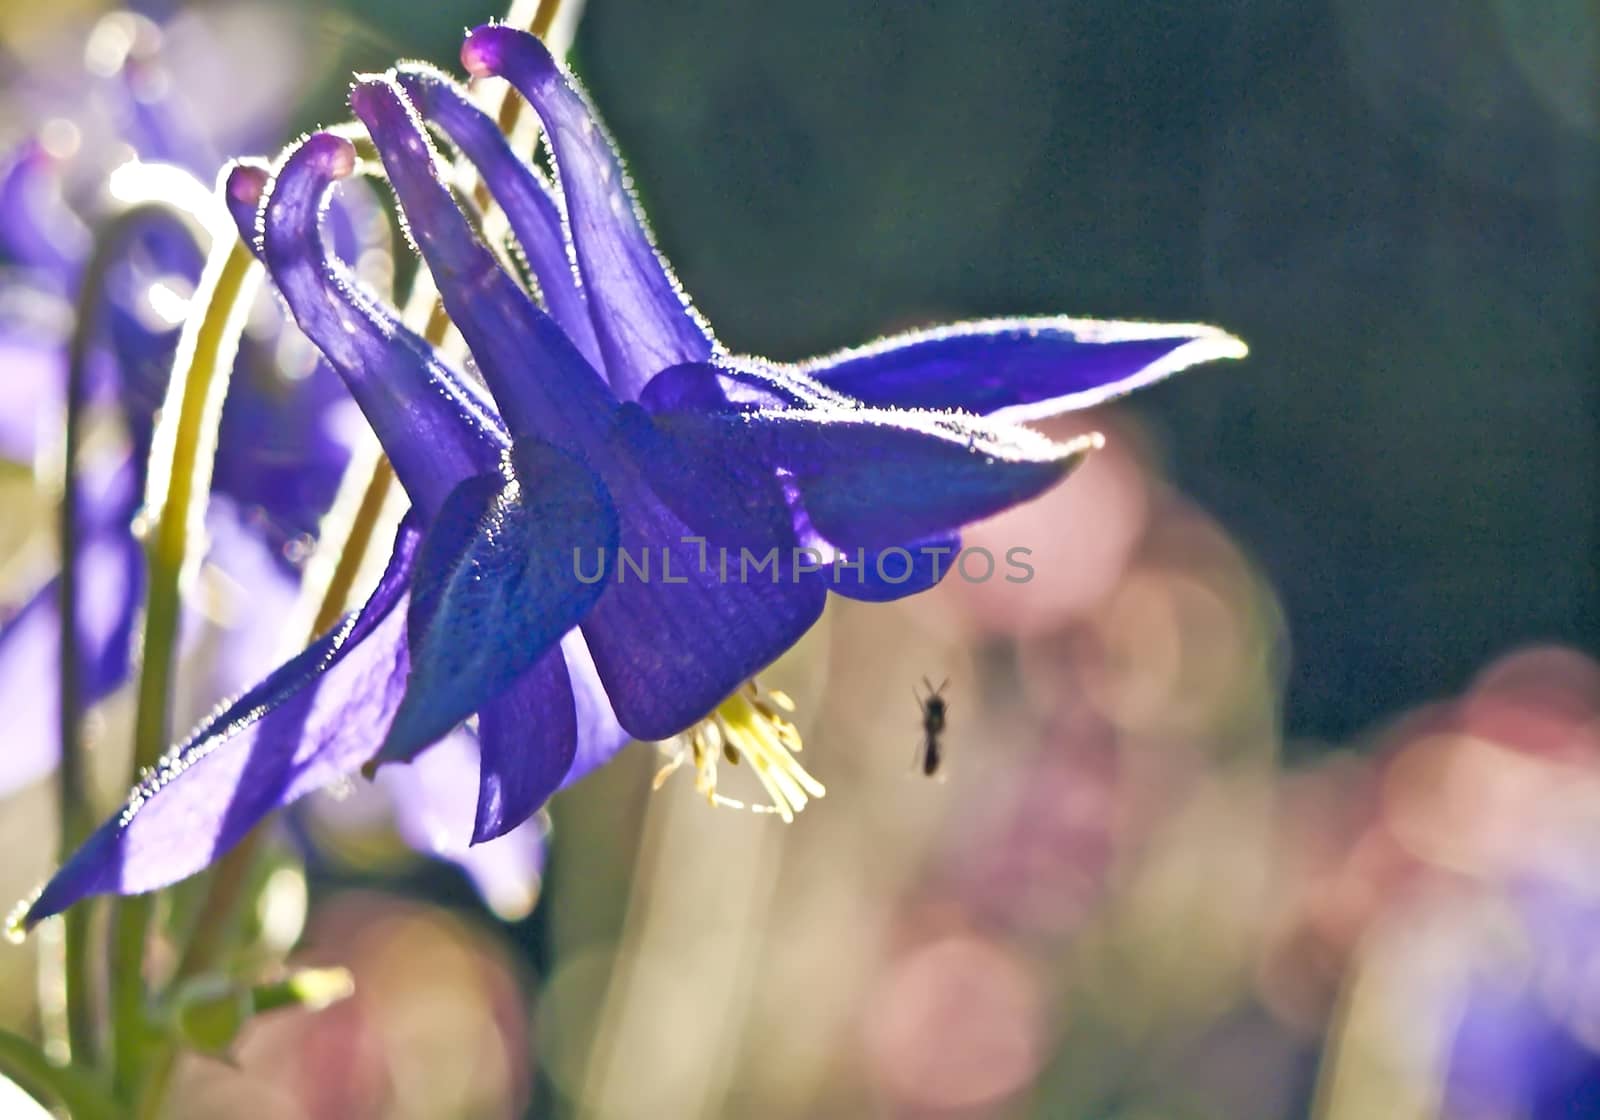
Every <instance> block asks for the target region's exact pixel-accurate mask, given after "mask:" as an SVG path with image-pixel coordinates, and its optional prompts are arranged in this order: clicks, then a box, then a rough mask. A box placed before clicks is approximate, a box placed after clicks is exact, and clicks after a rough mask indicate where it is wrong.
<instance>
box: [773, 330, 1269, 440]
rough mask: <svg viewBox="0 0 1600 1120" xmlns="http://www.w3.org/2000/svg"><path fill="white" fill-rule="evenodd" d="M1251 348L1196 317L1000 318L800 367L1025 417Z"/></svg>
mask: <svg viewBox="0 0 1600 1120" xmlns="http://www.w3.org/2000/svg"><path fill="white" fill-rule="evenodd" d="M1245 353H1246V348H1245V345H1244V343H1242V342H1240V341H1239V340H1238V339H1237V338H1234V337H1233V336H1232V335H1230V334H1228V333H1226V332H1225V331H1221V330H1218V329H1217V328H1216V327H1208V326H1204V325H1201V324H1197V323H1124V322H1112V321H1099V320H1094V319H1069V318H1049V319H997V320H991V321H987V322H976V323H960V324H957V325H955V326H950V327H940V328H937V329H934V330H929V331H918V332H913V333H911V334H904V335H897V336H894V337H891V338H886V339H883V340H882V341H880V342H875V343H872V344H871V345H868V346H863V347H860V348H858V349H854V350H846V351H844V352H842V353H839V354H833V355H829V356H827V357H822V358H816V359H814V360H812V361H810V362H806V363H804V364H803V365H802V366H801V367H800V369H801V370H802V371H803V372H804V373H806V374H808V375H809V376H811V377H813V378H815V379H816V380H817V381H820V382H821V383H822V384H824V385H826V386H828V387H829V388H831V389H834V390H836V391H838V392H841V393H844V394H846V395H848V396H851V397H854V398H855V399H857V400H859V401H861V402H863V403H864V404H870V405H879V406H883V407H888V408H932V409H963V410H965V411H967V412H976V413H978V414H980V415H991V414H994V413H1000V414H1002V418H1003V419H1006V420H1009V421H1017V420H1028V419H1039V418H1042V417H1045V416H1054V415H1057V414H1059V413H1063V412H1074V411H1076V410H1078V409H1083V408H1091V407H1093V406H1095V405H1098V404H1104V403H1105V402H1107V401H1110V400H1114V399H1116V398H1117V397H1121V396H1125V395H1126V394H1128V393H1131V392H1133V391H1134V390H1135V389H1141V388H1143V387H1145V386H1146V385H1152V384H1154V383H1156V382H1158V381H1161V380H1163V379H1165V378H1167V377H1170V376H1171V375H1172V374H1174V373H1177V372H1179V371H1180V370H1184V369H1188V368H1189V367H1190V366H1193V365H1198V364H1199V363H1201V362H1210V361H1216V360H1217V359H1220V358H1242V357H1244V356H1245Z"/></svg>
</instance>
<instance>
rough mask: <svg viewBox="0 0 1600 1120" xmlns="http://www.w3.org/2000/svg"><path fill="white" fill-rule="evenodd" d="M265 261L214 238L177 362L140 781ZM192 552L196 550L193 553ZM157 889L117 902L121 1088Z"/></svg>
mask: <svg viewBox="0 0 1600 1120" xmlns="http://www.w3.org/2000/svg"><path fill="white" fill-rule="evenodd" d="M259 277H260V270H259V269H258V268H257V267H256V264H255V260H254V258H253V257H252V256H251V255H250V251H249V249H248V248H247V247H246V246H245V245H244V244H243V243H242V242H240V241H238V240H237V239H236V238H235V239H231V240H221V239H219V240H218V241H217V242H215V243H214V244H213V246H212V250H211V254H210V257H209V258H208V260H207V262H206V269H205V272H204V274H203V275H202V276H201V281H200V288H199V291H198V292H197V293H196V295H195V300H194V306H195V307H196V308H197V309H199V310H198V312H197V313H196V314H195V315H193V316H192V317H191V318H190V320H189V322H188V323H187V324H186V325H185V327H184V332H183V335H182V337H181V338H180V340H179V343H178V355H177V359H176V361H175V362H174V365H173V377H172V382H171V384H170V385H169V386H168V388H167V399H166V402H165V404H164V406H163V408H162V411H161V419H160V422H159V423H158V424H157V426H156V431H155V436H154V440H153V443H152V447H151V452H150V473H149V485H148V489H147V490H146V494H145V516H146V518H147V522H148V524H149V526H150V533H149V536H148V537H147V555H148V562H149V586H148V592H147V595H146V598H145V616H144V636H143V641H142V645H141V653H142V656H141V659H140V669H139V688H138V707H137V711H136V714H135V717H134V767H135V776H134V778H135V781H138V780H140V779H141V778H142V777H143V775H144V774H145V773H146V772H148V771H149V770H150V769H151V768H153V767H155V766H156V765H157V764H158V763H159V762H160V760H161V756H162V754H163V753H164V752H165V751H166V749H167V744H168V742H169V741H170V739H171V722H172V719H171V715H172V713H171V708H172V677H173V667H174V661H175V657H174V655H175V652H176V648H177V636H178V621H179V614H180V604H181V589H182V586H183V583H184V581H185V577H186V576H187V575H188V572H189V569H190V566H192V565H194V564H196V563H198V560H199V555H198V554H199V552H200V550H199V549H194V550H191V549H190V547H189V546H190V539H191V537H194V538H198V537H199V536H200V534H201V530H202V528H203V523H204V517H205V499H206V496H207V495H208V494H209V492H210V489H211V467H212V461H213V459H214V458H215V451H216V441H217V425H218V423H219V421H220V419H221V415H222V403H223V400H224V398H225V397H226V395H227V390H228V378H229V374H230V373H231V372H232V369H233V359H234V356H235V355H236V353H237V352H238V346H239V338H240V335H241V334H242V333H243V331H244V323H245V318H246V315H247V313H248V311H249V307H250V299H251V297H252V296H253V294H254V292H255V287H256V283H257V281H258V280H259ZM191 552H192V554H191ZM153 909H154V902H153V898H152V896H149V895H142V896H136V897H132V898H125V899H122V900H120V901H119V902H118V903H117V904H116V908H115V911H114V920H113V925H112V943H111V958H112V959H111V985H112V996H111V1010H112V1018H113V1023H114V1027H115V1033H114V1040H115V1044H114V1049H113V1063H114V1064H113V1070H114V1081H113V1083H114V1084H115V1085H116V1087H117V1088H118V1090H119V1091H130V1090H131V1089H132V1087H133V1085H134V1083H135V1081H136V1080H137V1076H138V1072H139V1069H140V1066H141V1064H142V1059H143V1058H144V1056H145V1053H146V1050H147V1047H148V1044H149V1037H148V1036H149V1030H148V1026H147V1024H146V1014H145V990H144V957H145V938H146V936H147V934H148V931H149V925H150V917H151V914H152V913H153Z"/></svg>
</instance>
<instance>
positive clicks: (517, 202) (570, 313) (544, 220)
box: [395, 66, 603, 369]
mask: <svg viewBox="0 0 1600 1120" xmlns="http://www.w3.org/2000/svg"><path fill="white" fill-rule="evenodd" d="M395 80H396V81H397V82H398V83H399V85H400V88H401V89H403V90H404V91H405V92H406V95H407V96H408V97H410V98H411V101H412V103H413V104H414V105H415V106H416V108H417V111H418V112H419V113H421V114H422V117H423V119H425V120H427V121H429V122H430V123H432V124H434V125H436V126H438V127H439V128H440V129H442V130H443V132H444V134H445V135H446V136H448V137H449V138H450V140H451V142H452V143H454V144H455V145H456V146H457V147H459V148H460V149H461V151H462V152H463V153H464V154H465V155H466V157H467V158H468V159H469V160H471V161H472V163H473V164H474V166H476V167H477V169H478V172H479V174H481V175H482V176H483V181H484V183H485V184H486V185H487V186H488V188H489V192H490V193H491V194H492V195H494V198H495V201H496V202H498V203H499V204H500V209H501V210H503V211H504V212H505V215H506V220H507V221H509V222H510V224H511V232H512V233H514V234H516V237H517V241H518V242H519V243H520V244H521V245H522V251H523V253H524V254H525V255H526V257H527V261H528V265H529V267H530V268H531V269H532V270H533V276H534V279H535V280H537V281H538V283H539V291H540V292H541V293H542V294H543V295H544V301H545V307H546V308H547V309H548V310H549V312H550V317H551V318H552V319H554V320H555V321H556V325H557V326H559V327H560V328H561V329H562V331H563V332H565V333H566V336H567V337H568V338H569V339H571V340H572V344H573V345H574V346H576V347H577V348H578V352H579V353H581V354H582V355H583V357H584V360H585V361H587V362H588V363H589V364H590V365H591V366H594V367H595V368H596V369H602V368H603V365H602V362H601V358H600V345H599V343H598V342H597V341H596V339H595V336H594V324H593V323H591V322H590V319H589V306H588V302H587V300H586V299H585V298H584V294H583V291H582V289H581V288H579V287H578V277H577V274H576V273H575V272H574V271H573V262H572V259H571V257H570V256H569V254H568V251H567V238H566V233H565V231H564V229H563V227H562V215H561V210H560V208H559V207H557V205H556V202H555V200H554V199H553V198H551V197H550V191H549V188H548V187H547V186H546V185H545V184H544V182H543V180H542V179H541V178H540V177H539V175H538V173H537V172H535V171H534V170H533V168H531V167H529V166H528V165H527V164H526V163H524V162H523V161H522V160H520V159H518V158H517V156H516V153H514V152H513V151H512V150H511V145H510V144H508V143H507V142H506V138H505V136H504V135H503V134H502V133H501V132H500V128H499V126H498V125H496V124H495V122H494V121H493V120H491V119H490V118H489V116H488V115H487V114H486V113H484V112H483V111H482V110H480V109H479V108H478V107H477V106H475V105H473V104H472V102H471V101H469V100H468V99H467V95H466V91H465V90H463V89H462V88H461V87H460V86H458V85H456V83H455V82H452V81H451V80H450V79H449V78H447V77H445V76H444V75H443V74H440V73H439V72H438V71H436V70H433V69H430V68H426V67H421V66H405V67H401V68H400V69H399V70H398V71H396V78H395Z"/></svg>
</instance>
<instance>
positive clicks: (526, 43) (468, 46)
mask: <svg viewBox="0 0 1600 1120" xmlns="http://www.w3.org/2000/svg"><path fill="white" fill-rule="evenodd" d="M461 65H462V66H464V67H466V69H467V73H469V74H471V75H472V76H473V77H474V78H490V77H496V76H500V77H508V76H510V75H509V74H508V71H513V70H515V71H517V73H518V77H517V78H514V79H513V80H518V79H521V80H526V79H533V80H535V81H540V82H542V81H546V80H548V79H549V78H551V77H553V76H555V75H556V73H557V69H556V63H555V59H554V58H552V57H551V55H550V51H549V49H548V48H547V47H546V46H545V45H544V43H542V42H540V40H539V38H538V36H536V35H532V34H529V33H528V32H526V31H520V30H518V29H517V28H515V27H508V26H506V25H505V24H500V23H490V24H485V25H484V26H482V27H478V28H474V29H473V30H472V31H471V32H469V33H468V35H467V41H466V42H464V43H462V44H461Z"/></svg>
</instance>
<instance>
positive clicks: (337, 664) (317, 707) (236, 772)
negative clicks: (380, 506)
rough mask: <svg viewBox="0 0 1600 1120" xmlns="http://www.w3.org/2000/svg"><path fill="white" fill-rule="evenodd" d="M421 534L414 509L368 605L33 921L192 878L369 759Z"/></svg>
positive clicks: (75, 865)
mask: <svg viewBox="0 0 1600 1120" xmlns="http://www.w3.org/2000/svg"><path fill="white" fill-rule="evenodd" d="M420 538H421V534H420V533H419V532H418V530H417V528H416V525H415V515H412V516H411V517H408V518H407V520H406V522H405V523H404V524H402V526H401V529H400V533H399V535H398V537H397V539H396V541H395V550H394V554H393V556H392V557H391V558H390V561H389V567H388V569H387V570H386V571H385V572H384V574H383V578H382V579H381V580H379V582H378V586H377V589H376V590H375V591H373V593H372V596H371V597H370V598H369V599H368V600H367V602H366V604H365V605H364V606H362V608H361V609H360V610H358V611H356V612H354V613H352V614H351V615H349V616H348V617H347V618H346V619H345V620H344V621H343V622H342V623H340V625H339V626H338V627H337V628H336V629H334V630H333V631H332V632H331V633H329V634H328V635H326V636H325V637H323V638H322V639H320V640H319V641H317V642H315V643H314V644H313V645H312V646H311V647H310V648H309V649H307V650H306V651H305V652H304V653H302V654H300V655H299V656H298V657H295V658H294V659H293V660H291V661H289V662H287V663H286V664H284V665H283V666H282V667H281V668H279V669H278V670H277V671H276V672H275V673H273V674H272V675H271V676H269V677H267V679H266V680H264V681H262V682H261V683H260V684H259V685H257V686H256V687H255V688H253V689H251V690H250V691H249V692H247V693H245V694H244V695H243V696H241V697H240V698H239V699H238V700H235V701H234V702H233V703H232V704H229V705H228V706H227V707H225V708H224V709H222V710H220V711H219V712H218V713H217V714H216V715H214V716H212V717H211V718H210V719H209V720H207V721H206V722H205V723H204V724H203V725H202V726H201V727H200V729H199V730H197V731H196V732H195V733H194V735H192V736H191V737H190V738H189V740H188V741H187V742H186V743H185V744H184V745H183V746H181V747H180V748H178V749H177V750H175V751H173V752H172V753H171V754H170V755H168V757H167V758H166V760H164V761H163V763H162V764H161V766H160V768H159V769H158V771H157V772H156V773H154V774H152V775H151V776H149V777H148V778H146V779H145V780H144V781H143V782H141V783H140V785H139V786H138V787H137V788H136V789H135V790H134V791H133V793H132V794H131V795H130V796H129V799H128V803H127V805H126V807H125V808H124V809H123V810H122V812H121V813H119V814H118V815H117V816H115V817H113V818H112V819H111V820H109V821H107V822H106V823H105V824H104V825H102V826H101V827H100V829H99V830H98V831H97V832H96V833H95V834H94V835H93V836H91V837H90V838H89V840H88V842H87V843H85V844H84V846H83V847H81V848H80V849H78V851H77V852H76V853H75V854H74V855H73V856H72V858H71V859H70V860H69V861H68V862H67V864H66V865H65V866H64V867H62V868H61V870H60V871H58V872H57V873H56V875H55V877H54V878H52V879H51V880H50V882H49V883H48V884H47V885H46V886H45V888H44V890H43V891H42V892H41V894H40V895H39V898H38V899H37V900H36V901H35V902H34V903H33V905H32V906H31V907H30V908H29V910H28V914H27V917H26V919H25V924H26V925H28V926H33V925H35V924H36V923H38V922H39V921H41V920H43V919H44V918H47V917H49V916H50V915H51V914H57V913H60V912H61V911H62V910H64V909H66V907H68V906H70V905H72V904H73V903H74V902H76V901H78V900H79V899H81V898H84V897H85V896H87V895H91V894H99V893H103V892H107V891H110V892H115V893H117V894H138V893H141V892H144V891H150V890H155V889H156V888H158V887H164V886H166V885H167V884H169V883H174V882H176V881H178V880H179V879H182V878H184V877H186V876H188V875H192V874H194V873H195V872H197V871H199V870H201V869H202V868H204V867H206V866H207V865H208V864H210V863H211V862H212V861H213V860H215V859H216V858H217V857H218V856H220V855H221V854H222V853H223V852H225V851H227V850H228V849H229V848H230V847H232V846H233V845H234V844H236V843H237V842H238V841H239V840H240V839H241V838H242V837H243V836H244V834H245V833H246V832H248V831H249V830H250V829H251V828H253V827H254V826H255V825H256V823H257V822H259V821H260V820H261V819H262V818H263V817H265V816H266V815H267V814H268V813H270V812H272V811H273V810H274V809H277V808H279V807H281V806H284V805H287V804H289V803H290V802H292V801H294V800H296V799H297V798H300V797H303V796H304V795H305V794H307V793H310V792H312V791H313V790H317V789H320V788H322V787H323V786H326V785H327V784H328V783H330V782H332V781H334V780H335V779H337V778H340V777H342V776H344V775H345V774H348V773H350V772H351V771H353V770H355V769H356V768H357V767H359V766H360V765H361V764H362V763H363V762H364V761H366V759H367V758H368V757H369V756H370V755H371V754H372V752H373V749H374V747H375V745H376V744H377V743H378V742H380V741H381V739H382V737H383V733H384V731H385V730H386V729H387V728H388V726H389V723H390V722H391V721H392V720H393V718H394V714H395V711H396V710H397V709H398V708H399V705H400V697H401V693H402V691H403V686H404V682H405V678H406V673H407V670H408V668H409V662H408V659H407V654H406V640H405V610H404V605H405V602H406V584H407V583H408V582H409V580H410V578H411V572H412V568H413V565H414V563H415V560H416V554H417V546H418V542H419V540H420Z"/></svg>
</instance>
